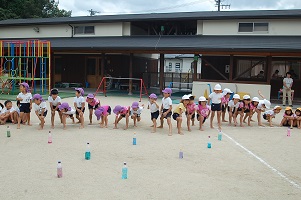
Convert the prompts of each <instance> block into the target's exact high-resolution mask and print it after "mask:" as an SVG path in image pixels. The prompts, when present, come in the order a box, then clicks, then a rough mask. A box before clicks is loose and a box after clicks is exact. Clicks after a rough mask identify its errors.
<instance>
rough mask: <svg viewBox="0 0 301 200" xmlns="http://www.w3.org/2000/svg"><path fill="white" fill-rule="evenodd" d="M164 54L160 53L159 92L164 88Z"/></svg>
mask: <svg viewBox="0 0 301 200" xmlns="http://www.w3.org/2000/svg"><path fill="white" fill-rule="evenodd" d="M163 82H164V54H163V53H160V75H159V85H160V93H161V91H162V90H163V89H164V88H163V87H164V83H163Z"/></svg>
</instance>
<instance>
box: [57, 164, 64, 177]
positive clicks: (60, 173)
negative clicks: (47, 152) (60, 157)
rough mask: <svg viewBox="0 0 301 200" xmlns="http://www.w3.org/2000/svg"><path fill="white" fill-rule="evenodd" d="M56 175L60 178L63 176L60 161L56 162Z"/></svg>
mask: <svg viewBox="0 0 301 200" xmlns="http://www.w3.org/2000/svg"><path fill="white" fill-rule="evenodd" d="M57 177H58V178H62V177H63V169H62V163H61V161H58V162H57Z"/></svg>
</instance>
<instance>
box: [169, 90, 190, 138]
mask: <svg viewBox="0 0 301 200" xmlns="http://www.w3.org/2000/svg"><path fill="white" fill-rule="evenodd" d="M188 103H189V96H188V95H184V96H183V97H182V100H181V102H180V103H179V105H178V106H177V107H176V108H175V109H174V111H173V114H172V118H173V119H174V120H176V121H177V129H178V134H180V135H183V133H182V113H183V112H185V111H186V107H187V104H188Z"/></svg>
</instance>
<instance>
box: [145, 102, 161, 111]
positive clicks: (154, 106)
mask: <svg viewBox="0 0 301 200" xmlns="http://www.w3.org/2000/svg"><path fill="white" fill-rule="evenodd" d="M148 107H149V110H150V111H151V113H154V112H157V111H158V110H159V108H157V105H156V104H155V103H151V102H148Z"/></svg>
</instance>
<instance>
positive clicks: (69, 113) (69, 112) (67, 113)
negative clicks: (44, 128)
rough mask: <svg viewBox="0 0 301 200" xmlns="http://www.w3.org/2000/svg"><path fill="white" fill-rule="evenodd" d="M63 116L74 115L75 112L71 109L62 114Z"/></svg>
mask: <svg viewBox="0 0 301 200" xmlns="http://www.w3.org/2000/svg"><path fill="white" fill-rule="evenodd" d="M63 114H65V115H74V114H75V110H74V109H72V108H71V110H69V111H67V112H63Z"/></svg>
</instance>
